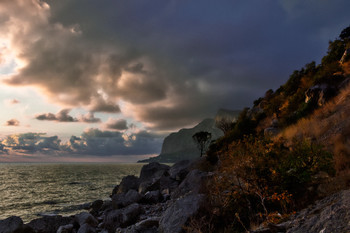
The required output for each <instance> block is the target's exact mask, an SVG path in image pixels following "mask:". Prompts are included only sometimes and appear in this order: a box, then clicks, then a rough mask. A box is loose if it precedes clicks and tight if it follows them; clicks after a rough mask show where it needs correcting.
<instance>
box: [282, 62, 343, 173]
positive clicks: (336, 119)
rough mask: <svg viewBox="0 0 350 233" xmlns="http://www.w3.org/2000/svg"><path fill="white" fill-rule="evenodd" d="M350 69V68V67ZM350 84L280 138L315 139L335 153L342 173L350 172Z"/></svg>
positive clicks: (336, 163)
mask: <svg viewBox="0 0 350 233" xmlns="http://www.w3.org/2000/svg"><path fill="white" fill-rule="evenodd" d="M349 70H350V68H349ZM349 117H350V85H348V86H347V87H345V88H343V89H342V90H341V91H340V93H339V95H338V96H336V97H335V98H334V99H333V100H332V101H330V102H328V103H327V104H326V105H325V106H324V107H322V108H320V109H318V110H317V111H315V113H313V114H312V115H311V116H310V117H309V118H304V119H301V120H300V121H298V122H297V123H296V124H295V125H292V126H290V127H288V128H286V129H285V130H284V131H283V132H282V133H281V134H280V135H279V136H278V137H283V138H285V139H287V140H292V138H295V137H297V138H311V139H313V140H316V141H317V142H319V143H321V144H323V145H325V146H326V148H327V149H328V150H330V151H331V152H332V153H333V154H334V159H335V166H336V170H337V172H338V173H342V172H347V171H349V170H350V119H349Z"/></svg>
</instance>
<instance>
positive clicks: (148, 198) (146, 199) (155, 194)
mask: <svg viewBox="0 0 350 233" xmlns="http://www.w3.org/2000/svg"><path fill="white" fill-rule="evenodd" d="M162 199H163V196H162V194H161V193H160V191H159V190H154V191H148V192H147V193H145V195H144V196H143V198H142V202H143V203H146V204H155V203H158V202H160V201H162Z"/></svg>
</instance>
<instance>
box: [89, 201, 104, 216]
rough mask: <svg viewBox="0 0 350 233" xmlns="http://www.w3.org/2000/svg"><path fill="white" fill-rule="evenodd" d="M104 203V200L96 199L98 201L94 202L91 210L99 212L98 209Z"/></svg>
mask: <svg viewBox="0 0 350 233" xmlns="http://www.w3.org/2000/svg"><path fill="white" fill-rule="evenodd" d="M102 205H103V201H102V200H96V201H94V202H92V203H91V206H90V209H91V212H92V213H94V214H97V213H98V211H99V210H100V209H101V207H102Z"/></svg>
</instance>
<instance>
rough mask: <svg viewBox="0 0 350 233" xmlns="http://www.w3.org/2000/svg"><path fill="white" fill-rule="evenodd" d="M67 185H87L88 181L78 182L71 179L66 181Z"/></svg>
mask: <svg viewBox="0 0 350 233" xmlns="http://www.w3.org/2000/svg"><path fill="white" fill-rule="evenodd" d="M67 184H68V185H88V184H90V182H78V181H72V182H69V183H67Z"/></svg>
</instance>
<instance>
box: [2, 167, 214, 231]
mask: <svg viewBox="0 0 350 233" xmlns="http://www.w3.org/2000/svg"><path fill="white" fill-rule="evenodd" d="M195 167H196V162H191V161H189V160H185V161H181V162H178V163H176V164H174V165H173V166H172V167H169V166H167V165H164V164H159V163H150V164H147V165H145V166H143V167H142V170H141V173H140V176H139V177H136V176H126V177H124V178H123V180H122V181H121V183H120V184H119V185H117V186H116V187H115V188H114V189H113V191H112V194H111V200H108V201H102V200H96V201H94V202H92V203H91V204H90V205H89V207H88V208H87V209H88V211H85V212H82V213H80V214H77V215H75V216H60V215H58V216H44V217H42V218H38V219H35V220H32V221H30V222H29V223H27V224H24V223H23V221H22V219H21V218H20V217H15V216H13V217H9V218H7V219H4V220H1V221H0V232H1V233H5V232H6V233H10V232H11V233H15V232H16V233H25V232H28V233H30V232H33V233H34V232H35V233H56V232H57V233H58V232H59V233H64V232H65V233H68V232H71V233H72V232H79V233H88V232H104V233H107V232H108V233H112V232H113V233H114V232H135V233H136V232H181V231H182V227H183V226H184V225H185V223H186V222H187V221H188V220H189V218H190V217H191V216H193V215H195V214H196V213H197V212H198V211H199V210H200V208H201V207H202V206H203V204H204V201H205V195H204V194H202V193H201V187H202V185H203V184H204V182H205V180H206V178H207V177H208V176H210V174H209V173H206V172H202V171H200V170H198V169H195Z"/></svg>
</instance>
